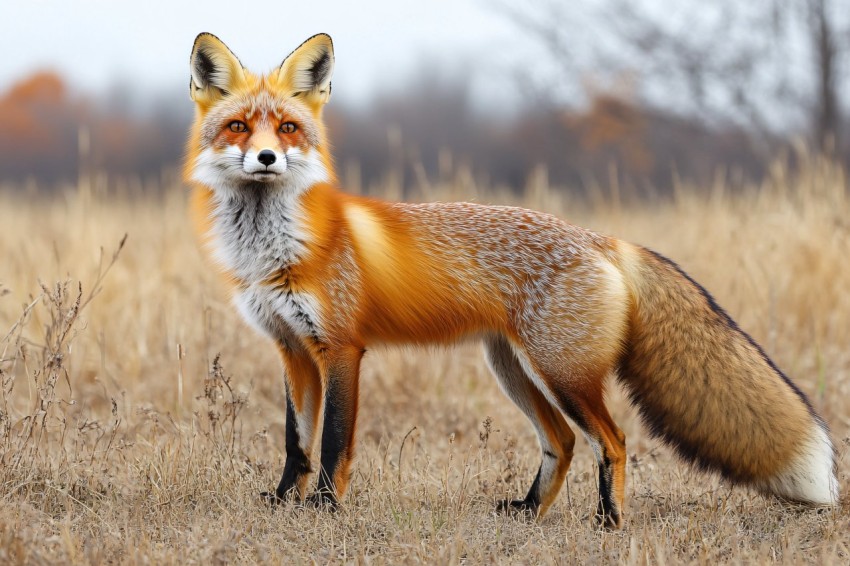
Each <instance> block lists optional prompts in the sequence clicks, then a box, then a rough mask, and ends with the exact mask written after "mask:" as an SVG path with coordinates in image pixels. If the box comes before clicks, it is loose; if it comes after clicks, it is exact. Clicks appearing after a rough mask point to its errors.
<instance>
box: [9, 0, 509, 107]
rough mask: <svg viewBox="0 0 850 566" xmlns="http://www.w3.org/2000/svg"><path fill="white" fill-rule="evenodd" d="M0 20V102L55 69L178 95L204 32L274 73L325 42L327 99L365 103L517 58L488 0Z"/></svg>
mask: <svg viewBox="0 0 850 566" xmlns="http://www.w3.org/2000/svg"><path fill="white" fill-rule="evenodd" d="M0 22H2V24H3V31H2V32H0V54H2V56H0V92H3V91H5V90H7V89H8V88H9V86H10V85H11V84H13V83H14V82H15V81H16V80H19V79H21V78H22V77H25V76H26V75H28V74H30V73H32V72H33V71H35V70H37V69H53V70H56V71H59V72H60V73H61V74H62V75H63V76H64V77H66V79H67V80H68V81H69V82H70V84H71V85H72V87H73V88H74V89H75V90H78V91H84V92H102V91H105V90H107V89H109V88H110V87H112V86H114V85H116V84H119V83H124V84H129V85H132V86H135V87H138V86H144V87H148V89H150V90H153V91H172V90H173V89H175V87H177V88H183V87H185V86H186V84H188V76H189V74H188V73H189V69H188V59H189V52H190V50H191V47H192V42H193V40H194V38H195V36H196V35H197V34H198V33H199V32H202V31H208V32H211V33H214V34H215V35H217V36H218V37H219V38H221V39H222V40H223V41H224V42H225V43H226V44H227V45H228V46H229V47H230V48H231V49H232V50H233V51H234V52H235V53H236V55H237V56H238V57H239V58H240V59H241V61H242V63H243V64H245V65H246V66H247V67H248V68H250V69H252V70H254V71H266V70H268V69H271V68H273V67H275V66H277V65H278V64H279V63H280V62H281V60H282V59H283V58H284V57H285V56H286V55H287V54H288V53H289V52H290V51H291V50H292V49H293V48H295V47H296V46H297V45H298V44H300V43H301V41H303V40H304V39H306V38H307V37H309V36H311V35H313V34H315V33H318V32H326V33H329V34H330V35H331V37H333V40H334V48H335V53H336V68H335V74H334V93H335V94H337V96H339V97H340V98H344V99H345V100H349V101H352V100H353V101H362V100H364V99H366V98H367V97H368V95H369V94H371V93H373V92H374V91H375V90H376V87H377V85H378V84H380V82H381V81H389V82H391V83H395V82H397V81H398V79H399V78H402V79H403V78H406V77H407V76H409V75H410V74H412V73H413V72H414V71H415V70H416V68H417V65H418V64H419V62H420V61H422V60H424V59H426V58H432V59H437V60H438V61H441V62H444V63H445V64H446V66H447V67H453V66H454V67H455V69H457V68H461V69H467V68H468V69H470V71H474V72H475V73H476V74H477V75H479V76H480V75H481V74H482V73H483V74H484V75H488V74H489V75H490V78H489V79H485V81H486V82H487V83H489V84H491V85H492V84H496V83H495V81H496V80H499V79H498V78H496V79H494V77H493V75H494V74H496V75H499V74H503V73H504V74H505V76H506V77H508V75H509V70H508V67H509V61H511V60H513V57H511V52H512V51H514V52H515V50H516V49H517V48H518V47H517V45H509V43H510V42H512V41H513V42H516V41H517V39H516V38H517V36H516V31H515V28H514V27H513V26H512V25H511V24H510V22H508V21H507V19H506V18H505V16H503V15H501V14H498V13H493V12H492V11H490V10H488V8H487V6H486V0H427V1H404V0H395V1H394V0H370V1H365V0H364V1H356V0H355V1H349V2H345V1H342V0H324V1H320V2H310V1H309V0H301V1H299V2H295V1H291V0H286V1H284V0H280V1H277V2H260V1H248V2H240V1H239V0H206V1H204V2H191V3H190V2H178V1H176V0H170V1H169V0H140V1H137V2H133V3H130V2H124V1H119V0H112V1H108V0H0ZM454 61H456V62H454ZM473 61H481V62H482V68H480V69H479V68H477V65H472V64H471V63H472V62H473ZM508 78H509V77H508ZM501 80H505V77H502V79H501ZM145 90H146V91H148V90H147V89H145Z"/></svg>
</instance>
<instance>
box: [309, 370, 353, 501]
mask: <svg viewBox="0 0 850 566" xmlns="http://www.w3.org/2000/svg"><path fill="white" fill-rule="evenodd" d="M343 373H345V372H343ZM349 377H350V376H348V375H338V374H335V372H334V373H331V375H329V378H328V388H327V391H326V393H325V418H324V429H323V431H322V456H321V462H322V466H321V469H320V471H319V482H318V487H317V490H316V493H314V494H313V495H312V496H310V498H309V500H310V502H311V503H318V504H320V505H323V506H325V505H328V504H330V505H331V506H334V505H336V503H337V494H338V489H337V486H336V485H335V481H336V479H337V477H338V472H339V468H340V466H344V465H348V460H349V459H350V458H351V454H350V449H351V444H352V441H353V436H354V421H355V416H356V412H357V406H356V403H357V392H356V389H355V391H351V388H352V387H354V388H356V387H357V378H356V377H354V380H353V384H352V383H347V380H348V378H349ZM346 479H347V478H346Z"/></svg>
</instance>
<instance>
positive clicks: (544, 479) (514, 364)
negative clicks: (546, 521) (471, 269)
mask: <svg viewBox="0 0 850 566" xmlns="http://www.w3.org/2000/svg"><path fill="white" fill-rule="evenodd" d="M485 349H486V352H487V361H488V363H489V365H490V369H491V370H492V371H493V373H494V374H495V376H496V378H497V379H498V381H499V384H500V385H501V386H502V389H503V390H504V392H505V394H506V395H507V396H508V397H510V399H511V400H512V401H513V402H514V403H515V404H516V405H517V407H519V409H520V410H521V411H522V412H523V413H525V415H526V416H527V417H528V419H529V420H530V421H531V423H532V425H534V428H535V430H536V432H537V436H538V439H539V441H540V449H541V452H542V460H541V463H540V467H539V468H538V470H537V475H536V476H535V478H534V482H533V483H532V484H531V488H530V489H529V491H528V494H527V495H526V496H525V498H524V499H519V500H513V501H509V500H506V501H502V502H501V503H500V504H499V509H500V510H502V511H511V510H517V511H525V512H528V513H532V514H534V515H536V516H542V515H543V514H545V513H546V511H547V510H548V509H549V507H550V506H551V505H552V503H553V502H554V500H555V498H556V497H557V495H558V492H559V491H560V490H561V486H562V485H563V483H564V479H565V478H566V476H567V471H568V470H569V467H570V462H571V460H572V457H573V446H574V445H575V434H573V431H572V430H571V429H570V427H569V425H568V424H567V421H566V419H564V416H563V415H562V414H561V412H560V411H559V410H558V409H557V408H555V407H554V406H552V404H551V403H550V402H549V401H548V400H547V399H546V397H545V396H544V395H543V393H542V392H541V391H540V390H539V389H538V388H537V387H536V386H535V385H534V383H533V382H532V381H531V379H529V376H528V375H527V374H526V373H525V371H524V370H523V367H522V365H521V364H520V362H519V360H518V359H517V357H516V355H515V354H514V351H513V349H512V347H511V345H510V343H509V342H508V341H507V340H506V339H505V338H504V337H502V336H494V337H490V338H488V339H487V340H486V341H485Z"/></svg>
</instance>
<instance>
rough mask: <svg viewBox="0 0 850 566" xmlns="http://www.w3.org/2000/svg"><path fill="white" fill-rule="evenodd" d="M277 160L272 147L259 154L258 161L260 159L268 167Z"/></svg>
mask: <svg viewBox="0 0 850 566" xmlns="http://www.w3.org/2000/svg"><path fill="white" fill-rule="evenodd" d="M276 160H277V157H275V155H274V152H273V151H272V150H270V149H264V150H263V151H261V152H260V153H258V154H257V161H259V162H260V163H262V164H263V165H265V166H266V167H268V166H269V165H271V164H272V163H274V162H275V161H276Z"/></svg>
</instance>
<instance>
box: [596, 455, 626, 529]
mask: <svg viewBox="0 0 850 566" xmlns="http://www.w3.org/2000/svg"><path fill="white" fill-rule="evenodd" d="M612 480H613V468H612V466H611V460H610V459H609V458H608V454H606V453H604V448H603V454H602V461H601V462H599V505H598V506H597V508H596V521H597V522H598V523H599V525H600V526H602V527H605V528H617V526H618V525H619V524H620V511H619V509H617V507H616V505H615V504H614V498H613V481H612Z"/></svg>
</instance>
